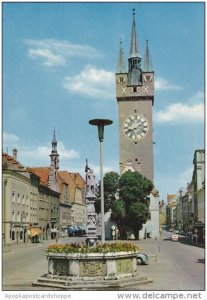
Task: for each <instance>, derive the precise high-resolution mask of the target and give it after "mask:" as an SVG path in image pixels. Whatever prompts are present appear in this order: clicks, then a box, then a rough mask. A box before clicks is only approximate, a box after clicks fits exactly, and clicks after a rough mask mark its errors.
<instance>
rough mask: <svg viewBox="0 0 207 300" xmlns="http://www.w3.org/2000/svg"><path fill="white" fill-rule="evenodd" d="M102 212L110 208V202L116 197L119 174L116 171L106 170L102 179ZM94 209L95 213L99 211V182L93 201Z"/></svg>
mask: <svg viewBox="0 0 207 300" xmlns="http://www.w3.org/2000/svg"><path fill="white" fill-rule="evenodd" d="M103 183H104V212H105V213H106V212H108V211H109V210H110V209H111V203H112V202H113V201H114V200H115V199H116V194H117V189H118V183H119V175H118V173H116V172H108V173H106V174H105V176H104V179H103ZM95 209H96V212H97V213H100V212H101V188H100V182H99V185H98V191H97V199H96V202H95Z"/></svg>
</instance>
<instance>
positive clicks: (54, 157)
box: [48, 129, 59, 192]
mask: <svg viewBox="0 0 207 300" xmlns="http://www.w3.org/2000/svg"><path fill="white" fill-rule="evenodd" d="M50 160H51V161H50V172H49V178H48V187H49V188H50V189H51V190H53V191H56V192H59V185H58V170H59V154H58V151H57V140H56V134H55V129H54V132H53V140H52V150H51V154H50Z"/></svg>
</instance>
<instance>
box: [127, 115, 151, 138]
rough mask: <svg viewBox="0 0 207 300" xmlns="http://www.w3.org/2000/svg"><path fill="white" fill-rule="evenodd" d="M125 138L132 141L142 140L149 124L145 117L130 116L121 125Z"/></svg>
mask: <svg viewBox="0 0 207 300" xmlns="http://www.w3.org/2000/svg"><path fill="white" fill-rule="evenodd" d="M123 129H124V133H125V134H126V136H127V137H128V138H130V139H132V140H134V141H136V140H140V139H143V138H144V137H145V136H146V135H147V132H148V130H149V124H148V121H147V119H146V118H145V117H143V116H142V115H138V114H133V115H130V116H128V117H127V118H126V120H125V121H124V123H123Z"/></svg>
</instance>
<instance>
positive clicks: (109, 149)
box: [2, 2, 205, 201]
mask: <svg viewBox="0 0 207 300" xmlns="http://www.w3.org/2000/svg"><path fill="white" fill-rule="evenodd" d="M204 5H205V4H204V2H195V3H190V2H186V3H181V2H172V3H170V2H149V3H147V2H135V3H128V2H117V3H116V2H113V3H110V2H106V3H104V2H103V3H101V2H93V3H85V2H84V3H78V2H76V3H75V2H74V3H73V2H71V3H67V2H66V3H58V2H56V3H55V2H48V3H38V2H37V3H30V2H28V3H27V2H23V3H9V2H5V3H3V4H2V18H3V20H2V42H3V43H2V70H3V72H2V79H3V80H2V87H3V101H2V133H3V145H2V148H3V150H4V151H5V152H7V153H8V154H9V155H12V150H13V148H14V147H15V148H16V149H17V150H18V154H17V159H18V161H19V162H21V163H22V164H23V165H24V166H30V167H41V166H42V167H43V166H49V165H50V157H49V154H50V152H51V142H52V138H53V130H54V128H55V131H56V138H57V142H58V152H59V154H60V169H61V170H68V171H69V172H79V173H80V174H81V175H82V176H83V177H85V172H84V169H85V161H86V158H87V159H88V164H89V167H91V168H92V169H93V170H94V173H95V174H96V176H97V180H98V179H99V173H100V171H99V141H98V133H97V128H96V127H94V126H91V125H89V123H88V122H89V120H91V119H94V118H95V119H97V118H106V119H111V120H113V124H112V125H110V126H107V127H106V128H105V132H104V142H103V165H104V172H108V171H116V172H119V129H118V105H117V101H116V95H115V72H116V67H117V61H118V52H119V41H120V38H121V39H122V41H123V49H124V55H125V63H126V65H127V59H128V54H129V46H130V35H131V27H132V9H133V8H135V11H136V27H137V35H138V44H139V51H140V53H141V55H142V57H144V51H145V44H146V40H149V47H150V55H151V60H152V64H153V67H154V72H155V99H154V106H153V122H154V125H153V126H154V128H153V130H154V132H153V135H154V138H153V140H154V142H155V144H154V177H155V179H154V181H155V186H156V188H157V189H158V190H159V193H160V199H163V200H165V201H166V198H167V194H176V193H177V191H178V190H179V189H180V188H181V187H186V186H187V183H188V182H190V181H191V179H192V172H193V156H194V152H195V150H196V149H204V72H205V70H204V54H205V53H204V28H205V23H204Z"/></svg>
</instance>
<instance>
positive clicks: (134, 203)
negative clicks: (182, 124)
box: [96, 171, 153, 239]
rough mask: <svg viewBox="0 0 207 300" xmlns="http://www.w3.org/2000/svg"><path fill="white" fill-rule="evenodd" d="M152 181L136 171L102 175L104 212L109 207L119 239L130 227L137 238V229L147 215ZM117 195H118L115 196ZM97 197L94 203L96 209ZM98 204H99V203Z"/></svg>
mask: <svg viewBox="0 0 207 300" xmlns="http://www.w3.org/2000/svg"><path fill="white" fill-rule="evenodd" d="M152 189H153V183H152V182H151V181H150V180H148V179H147V178H146V177H143V176H142V175H141V174H140V173H138V172H130V171H128V172H125V173H124V174H122V175H121V177H120V176H119V175H118V174H117V173H115V172H110V173H106V175H105V177H104V201H105V212H107V211H108V210H109V209H111V211H112V214H111V219H112V220H113V221H115V222H116V224H117V226H118V229H119V233H120V237H121V239H126V238H127V230H128V229H129V228H131V230H132V231H133V233H134V235H135V238H136V239H138V238H139V230H141V229H142V227H143V224H144V223H146V221H147V219H148V216H149V197H148V196H149V194H150V192H151V191H152ZM117 195H118V196H117ZM98 203H100V189H99V197H98V200H97V203H96V211H97V212H99V210H97V208H98V207H99V206H98ZM99 205H100V204H99Z"/></svg>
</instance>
